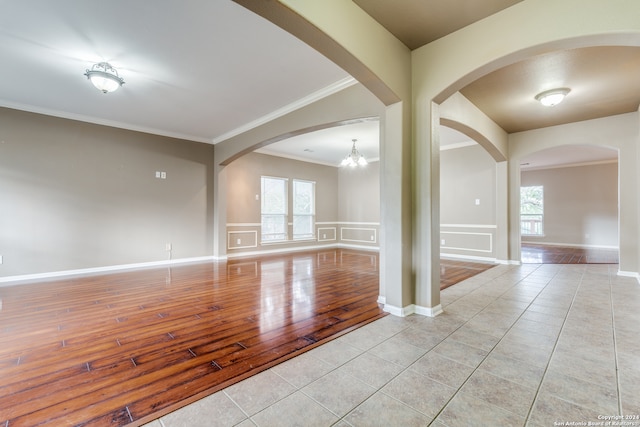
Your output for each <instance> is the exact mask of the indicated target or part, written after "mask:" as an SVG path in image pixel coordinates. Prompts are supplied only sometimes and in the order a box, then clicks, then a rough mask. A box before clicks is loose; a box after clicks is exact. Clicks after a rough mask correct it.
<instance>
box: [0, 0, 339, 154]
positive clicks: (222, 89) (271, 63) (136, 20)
mask: <svg viewBox="0 0 640 427" xmlns="http://www.w3.org/2000/svg"><path fill="white" fill-rule="evenodd" d="M0 5H1V9H2V13H1V14H0V58H2V71H1V75H2V79H0V105H1V106H5V107H11V108H17V109H23V110H29V111H34V112H40V113H45V114H51V115H56V116H61V117H68V118H74V119H80V120H85V121H90V122H96V123H102V124H108V125H113V126H117V127H123V128H127V129H133V130H141V131H146V132H150V133H156V134H161V135H167V136H174V137H179V138H186V139H191V140H196V141H201V142H213V141H214V140H215V141H217V140H220V139H223V138H225V136H227V135H229V134H230V133H233V132H234V131H235V132H237V131H239V130H241V129H242V128H243V127H246V126H250V125H251V124H252V123H254V122H256V121H260V120H265V119H266V118H269V117H273V115H274V114H277V113H278V111H288V110H287V109H288V108H295V106H299V105H301V103H304V102H305V99H307V98H308V97H312V98H313V97H314V96H318V92H320V94H322V93H323V91H326V90H331V88H332V87H333V86H334V85H336V84H337V85H338V87H340V83H344V82H345V79H347V81H350V80H351V79H350V77H349V76H348V74H347V73H345V72H344V71H343V70H342V69H340V68H339V67H337V66H336V65H335V64H333V63H332V62H331V61H329V60H327V59H326V58H325V57H323V56H322V55H320V54H319V53H318V52H316V51H315V50H313V49H311V48H309V47H308V46H307V45H305V44H304V43H302V42H301V41H299V40H298V39H296V38H294V37H292V36H291V35H289V34H288V33H286V32H285V31H283V30H281V29H280V28H279V27H276V26H275V25H273V24H271V23H270V22H268V21H266V20H265V19H263V18H261V17H259V16H257V15H255V14H254V13H253V12H250V11H248V10H246V9H245V8H243V7H242V6H239V5H238V4H236V3H234V2H232V1H229V0H180V1H172V0H154V1H153V2H149V1H125V0H111V1H109V2H107V3H103V2H100V3H96V2H93V1H86V0H56V1H50V0H24V1H11V0H1V1H0ZM101 61H107V62H109V63H110V64H111V65H113V66H114V67H115V68H116V69H117V70H118V72H119V74H120V76H121V77H123V78H124V80H125V85H124V86H123V87H122V88H121V89H120V90H118V91H117V92H114V93H109V94H102V93H101V92H99V91H98V90H96V89H95V88H94V87H93V86H92V85H91V84H90V83H89V81H88V80H87V79H86V77H85V76H84V75H83V74H84V72H85V71H86V69H87V68H90V67H91V66H92V65H93V64H94V63H96V62H101Z"/></svg>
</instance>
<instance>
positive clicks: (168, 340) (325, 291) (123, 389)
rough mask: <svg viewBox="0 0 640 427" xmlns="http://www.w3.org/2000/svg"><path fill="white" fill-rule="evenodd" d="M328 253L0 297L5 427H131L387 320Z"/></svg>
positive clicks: (374, 277)
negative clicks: (314, 348)
mask: <svg viewBox="0 0 640 427" xmlns="http://www.w3.org/2000/svg"><path fill="white" fill-rule="evenodd" d="M378 276H379V271H378V255H377V254H375V253H371V252H357V251H350V250H329V251H324V252H314V253H297V254H293V255H283V256H272V257H264V258H260V259H258V258H256V259H243V260H235V261H229V262H227V263H201V264H192V265H183V266H174V267H171V268H158V269H148V270H142V271H141V270H137V271H131V272H121V273H114V274H105V275H99V276H91V277H78V278H72V279H65V280H57V281H50V282H43V283H33V284H23V285H18V286H11V287H4V288H0V298H1V311H0V325H1V326H0V331H1V335H0V378H2V381H1V383H0V426H5V427H9V426H11V427H14V426H35V425H44V424H47V425H56V426H62V425H74V426H76V425H91V426H115V425H118V426H120V425H127V424H132V425H140V424H143V423H144V422H146V421H149V420H151V419H154V418H156V417H157V416H159V415H162V414H164V413H167V412H169V411H170V410H172V409H176V408H178V407H180V406H184V405H186V404H188V403H190V402H192V401H194V400H196V399H197V398H200V397H203V396H205V395H207V394H210V393H213V392H214V391H217V390H219V389H221V388H223V387H225V386H227V385H230V384H232V383H234V382H237V381H239V380H241V379H244V378H246V377H248V376H250V375H252V374H254V373H257V372H259V371H262V370H264V369H267V368H269V367H271V366H273V365H275V364H277V363H279V362H281V361H283V360H286V359H287V358H290V357H293V356H295V355H297V354H299V353H300V352H302V351H304V350H307V349H310V348H312V347H314V346H316V345H318V343H321V342H323V341H325V340H327V339H329V338H331V337H335V336H337V335H339V334H342V333H346V332H347V331H349V330H351V329H353V328H354V327H356V326H358V325H362V324H365V323H368V322H370V321H372V320H375V319H377V318H380V317H382V316H384V313H383V311H382V310H381V308H380V307H379V306H378V304H377V303H376V300H377V297H378V294H379V289H378V286H379V285H378Z"/></svg>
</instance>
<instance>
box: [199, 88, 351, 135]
mask: <svg viewBox="0 0 640 427" xmlns="http://www.w3.org/2000/svg"><path fill="white" fill-rule="evenodd" d="M356 83H358V81H357V80H356V79H354V78H353V77H351V76H349V77H345V78H344V79H342V80H339V81H337V82H335V83H333V84H331V85H329V86H327V87H325V88H323V89H320V90H318V91H316V92H314V93H312V94H310V95H308V96H306V97H304V98H302V99H299V100H297V101H295V102H292V103H291V104H289V105H285V106H284V107H282V108H279V109H277V110H275V111H273V112H271V113H269V114H267V115H265V116H262V117H260V118H258V119H256V120H253V121H251V122H249V123H246V124H244V125H242V126H240V127H237V128H235V129H233V130H231V131H229V132H227V133H224V134H222V135H220V136H218V137H216V138H213V140H212V141H211V142H212V143H213V144H217V143H219V142H222V141H225V140H227V139H230V138H233V137H234V136H237V135H240V134H241V133H244V132H247V131H250V130H251V129H254V128H257V127H258V126H260V125H263V124H265V123H268V122H270V121H272V120H275V119H277V118H279V117H282V116H284V115H286V114H289V113H291V112H293V111H296V110H298V109H300V108H302V107H306V106H307V105H310V104H313V103H314V102H316V101H319V100H321V99H323V98H326V97H327V96H330V95H333V94H334V93H338V92H340V91H341V90H343V89H346V88H348V87H350V86H353V85H355V84H356Z"/></svg>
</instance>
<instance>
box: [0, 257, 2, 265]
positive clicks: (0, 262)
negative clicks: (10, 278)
mask: <svg viewBox="0 0 640 427" xmlns="http://www.w3.org/2000/svg"><path fill="white" fill-rule="evenodd" d="M0 264H2V255H0Z"/></svg>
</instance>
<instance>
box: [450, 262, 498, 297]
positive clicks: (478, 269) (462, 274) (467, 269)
mask: <svg viewBox="0 0 640 427" xmlns="http://www.w3.org/2000/svg"><path fill="white" fill-rule="evenodd" d="M495 266H496V264H490V263H484V262H469V261H454V260H451V259H445V258H442V259H440V290H442V289H446V288H448V287H449V286H451V285H455V284H456V283H458V282H461V281H463V280H465V279H468V278H470V277H473V276H475V275H476V274H479V273H482V272H483V271H485V270H488V269H490V268H491V267H495Z"/></svg>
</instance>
